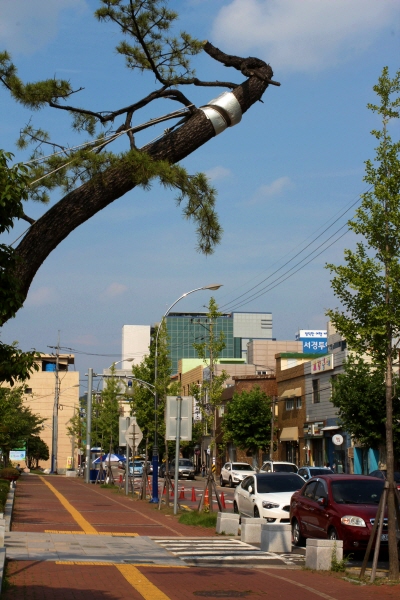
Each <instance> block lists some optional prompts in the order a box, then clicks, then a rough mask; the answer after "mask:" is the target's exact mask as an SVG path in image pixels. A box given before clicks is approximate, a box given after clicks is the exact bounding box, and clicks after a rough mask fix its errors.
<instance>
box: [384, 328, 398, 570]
mask: <svg viewBox="0 0 400 600" xmlns="http://www.w3.org/2000/svg"><path fill="white" fill-rule="evenodd" d="M391 346H392V340H391V337H390V340H388V352H387V359H386V473H387V478H388V481H389V491H388V496H387V507H388V534H389V579H390V580H397V579H398V578H399V557H398V548H397V527H396V507H395V502H397V498H396V495H397V489H396V488H395V485H394V453H393V382H392V356H391V349H392V348H391ZM398 526H400V523H398Z"/></svg>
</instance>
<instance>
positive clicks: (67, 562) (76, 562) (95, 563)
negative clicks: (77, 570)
mask: <svg viewBox="0 0 400 600" xmlns="http://www.w3.org/2000/svg"><path fill="white" fill-rule="evenodd" d="M54 562H55V564H56V565H78V566H81V567H82V566H84V567H87V566H91V567H92V566H94V567H104V566H106V567H120V566H129V567H152V568H157V569H189V567H187V566H186V565H157V564H154V563H130V564H129V565H121V564H120V563H114V562H107V561H100V560H97V561H92V560H56V561H54Z"/></svg>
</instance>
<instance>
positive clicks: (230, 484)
mask: <svg viewBox="0 0 400 600" xmlns="http://www.w3.org/2000/svg"><path fill="white" fill-rule="evenodd" d="M229 487H230V488H233V487H234V485H233V481H232V477H229Z"/></svg>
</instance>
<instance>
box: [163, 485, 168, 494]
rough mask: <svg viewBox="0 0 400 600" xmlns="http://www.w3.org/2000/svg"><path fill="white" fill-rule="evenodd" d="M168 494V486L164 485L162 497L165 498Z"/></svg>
mask: <svg viewBox="0 0 400 600" xmlns="http://www.w3.org/2000/svg"><path fill="white" fill-rule="evenodd" d="M166 493H167V488H166V486H165V485H164V489H163V493H162V495H163V496H165V495H166Z"/></svg>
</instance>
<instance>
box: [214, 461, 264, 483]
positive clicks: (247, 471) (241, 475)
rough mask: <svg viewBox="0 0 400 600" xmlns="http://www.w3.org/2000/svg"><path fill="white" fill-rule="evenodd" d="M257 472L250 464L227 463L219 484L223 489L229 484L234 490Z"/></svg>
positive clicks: (222, 470) (223, 468)
mask: <svg viewBox="0 0 400 600" xmlns="http://www.w3.org/2000/svg"><path fill="white" fill-rule="evenodd" d="M253 473H256V471H255V470H254V469H253V467H251V466H250V465H249V464H248V463H240V462H227V463H225V464H224V466H223V467H222V469H221V475H220V477H219V483H220V485H221V487H224V485H225V484H226V483H227V484H228V485H229V487H231V488H233V487H234V486H235V485H237V484H238V483H240V482H241V481H243V479H245V477H247V476H248V475H252V474H253Z"/></svg>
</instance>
